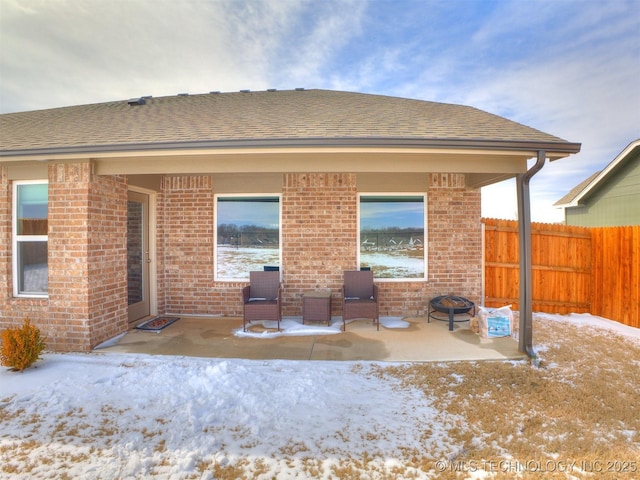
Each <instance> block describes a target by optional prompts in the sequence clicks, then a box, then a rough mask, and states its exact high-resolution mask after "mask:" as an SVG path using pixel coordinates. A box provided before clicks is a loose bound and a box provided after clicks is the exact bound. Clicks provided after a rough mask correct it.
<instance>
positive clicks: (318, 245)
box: [158, 173, 482, 316]
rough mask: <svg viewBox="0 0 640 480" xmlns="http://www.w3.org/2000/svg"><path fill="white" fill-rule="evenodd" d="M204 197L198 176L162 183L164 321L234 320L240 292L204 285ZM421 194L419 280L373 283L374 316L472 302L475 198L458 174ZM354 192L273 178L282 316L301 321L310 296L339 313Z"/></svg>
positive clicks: (336, 179)
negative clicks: (179, 317)
mask: <svg viewBox="0 0 640 480" xmlns="http://www.w3.org/2000/svg"><path fill="white" fill-rule="evenodd" d="M213 181H214V182H215V178H214V180H213ZM212 190H215V184H213V185H212V183H211V178H210V177H207V176H202V177H200V176H185V177H166V178H165V179H164V183H163V192H162V194H161V195H160V197H161V198H163V200H162V202H161V203H162V205H161V206H160V205H159V207H158V208H159V212H160V211H162V212H164V213H163V214H162V215H161V217H162V218H161V219H160V218H159V227H158V237H159V239H160V238H163V240H162V241H160V240H159V243H163V244H164V245H163V246H162V247H160V246H159V248H162V249H163V252H164V253H163V261H164V262H165V268H164V270H163V272H164V278H162V279H161V280H159V281H160V282H162V284H163V285H165V293H164V295H165V297H166V302H165V303H164V305H162V308H164V309H165V310H166V312H169V313H180V314H185V315H186V314H201V315H207V314H210V315H228V316H239V315H242V303H241V298H240V290H241V288H242V287H243V286H244V285H246V283H238V282H215V281H214V279H213V278H214V273H213V271H214V258H213V229H214V225H215V220H214V204H213V193H212ZM425 191H427V192H428V198H427V208H428V222H429V226H428V232H427V235H428V248H429V253H428V280H429V281H428V282H381V283H380V284H379V285H380V298H381V300H380V312H381V314H382V315H424V314H426V311H427V307H428V300H429V299H430V298H432V297H434V296H436V295H444V294H458V295H464V296H467V297H469V298H471V299H473V300H474V301H479V300H480V296H481V278H482V277H481V272H482V268H481V261H482V249H481V247H482V239H481V226H480V191H479V190H475V189H469V188H466V186H465V182H464V175H458V174H433V175H431V176H430V180H429V185H425ZM357 193H358V192H357V189H356V175H355V174H326V173H301V174H286V175H284V176H283V187H282V223H281V236H282V264H281V270H282V276H283V289H284V295H283V314H284V315H301V313H302V294H303V293H304V292H305V291H308V290H313V289H317V288H330V289H331V290H332V291H333V300H334V301H333V314H334V315H340V314H341V313H342V312H341V306H340V298H341V294H340V290H341V287H342V272H343V271H344V270H349V269H355V268H357V265H356V258H357V252H356V249H357V245H356V241H357ZM159 217H160V215H159ZM161 232H162V233H161Z"/></svg>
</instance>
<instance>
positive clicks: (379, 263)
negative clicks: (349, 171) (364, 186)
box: [358, 194, 427, 280]
mask: <svg viewBox="0 0 640 480" xmlns="http://www.w3.org/2000/svg"><path fill="white" fill-rule="evenodd" d="M359 207H360V208H359V218H360V226H359V227H360V228H359V232H358V233H359V235H358V236H359V239H358V244H359V252H358V254H359V262H360V268H370V269H371V270H373V274H374V277H375V278H379V279H389V280H416V279H420V280H422V279H426V275H427V262H426V244H425V237H426V235H425V233H426V230H425V225H426V219H425V211H426V210H425V196H424V195H423V194H361V195H360V205H359Z"/></svg>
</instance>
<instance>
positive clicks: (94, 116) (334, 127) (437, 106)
mask: <svg viewBox="0 0 640 480" xmlns="http://www.w3.org/2000/svg"><path fill="white" fill-rule="evenodd" d="M372 138H377V139H385V138H389V139H391V138H394V139H431V140H434V139H435V140H449V139H452V140H480V141H517V142H551V143H558V144H562V143H567V142H566V141H565V140H562V139H560V138H558V137H555V136H553V135H549V134H547V133H544V132H541V131H539V130H536V129H533V128H530V127H527V126H525V125H522V124H519V123H516V122H513V121H511V120H508V119H505V118H503V117H500V116H497V115H493V114H490V113H487V112H484V111H482V110H479V109H477V108H473V107H468V106H463V105H454V104H445V103H436V102H427V101H422V100H411V99H403V98H396V97H388V96H381V95H371V94H362V93H350V92H339V91H329V90H288V91H266V92H237V93H210V94H199V95H186V96H185V95H179V96H172V97H158V98H147V99H146V102H145V104H143V105H129V103H128V101H126V100H123V101H115V102H107V103H99V104H91V105H78V106H72V107H63V108H54V109H49V110H38V111H30V112H19V113H9V114H4V115H0V152H2V151H4V152H5V153H6V152H14V153H15V152H19V151H21V150H33V149H49V148H51V149H56V148H66V147H86V148H87V149H89V148H90V147H95V146H114V145H152V144H160V143H183V142H200V141H208V142H216V141H256V140H273V139H283V140H287V139H289V140H291V139H295V140H304V139H372Z"/></svg>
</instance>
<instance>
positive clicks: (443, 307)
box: [427, 295, 476, 331]
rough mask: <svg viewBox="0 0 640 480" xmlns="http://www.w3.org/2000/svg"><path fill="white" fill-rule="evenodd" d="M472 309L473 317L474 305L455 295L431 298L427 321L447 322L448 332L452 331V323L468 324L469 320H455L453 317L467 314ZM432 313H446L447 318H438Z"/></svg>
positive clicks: (474, 312)
mask: <svg viewBox="0 0 640 480" xmlns="http://www.w3.org/2000/svg"><path fill="white" fill-rule="evenodd" d="M471 309H473V315H475V314H476V305H475V303H473V302H472V301H471V300H469V299H467V298H464V297H458V296H456V295H441V296H439V297H435V298H432V299H431V301H430V302H429V315H428V316H427V320H428V319H430V318H433V319H434V320H442V321H447V320H448V321H449V331H453V323H454V322H468V321H469V319H468V318H465V319H464V320H456V319H455V318H454V315H460V314H468V313H469V312H470V311H471ZM434 312H440V313H447V314H448V318H446V319H445V318H438V317H436V316H434V315H433V313H434ZM428 321H429V320H428Z"/></svg>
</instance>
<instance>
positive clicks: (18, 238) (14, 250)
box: [11, 179, 49, 298]
mask: <svg viewBox="0 0 640 480" xmlns="http://www.w3.org/2000/svg"><path fill="white" fill-rule="evenodd" d="M43 184H46V185H48V184H49V180H42V179H40V180H14V181H13V186H12V198H11V203H12V206H11V277H12V279H13V296H14V297H16V298H49V292H47V293H21V292H20V288H19V287H20V285H19V282H18V279H19V277H20V275H19V272H18V269H19V266H18V243H19V242H28V241H31V242H44V243H46V244H47V257H48V256H49V235H18V222H17V220H18V187H19V186H20V185H43ZM48 203H49V199H48V197H47V209H48ZM48 269H49V267H48V262H47V275H48Z"/></svg>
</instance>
